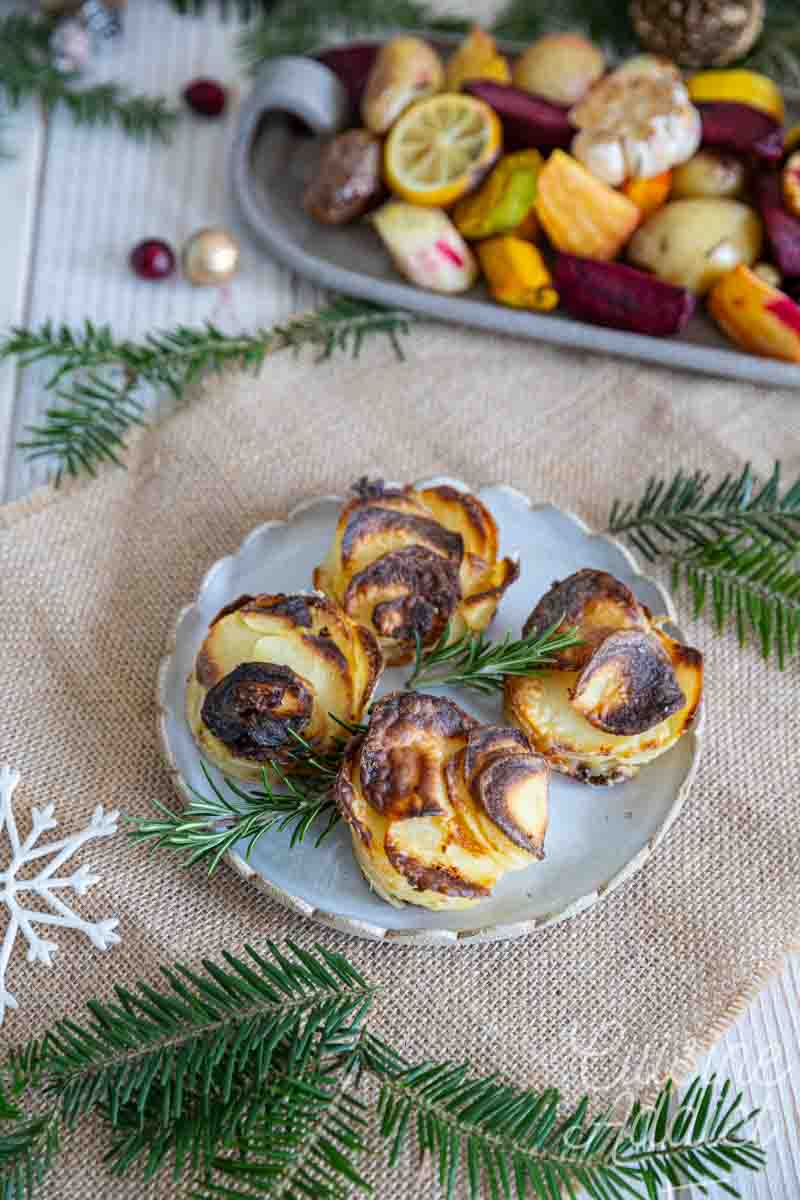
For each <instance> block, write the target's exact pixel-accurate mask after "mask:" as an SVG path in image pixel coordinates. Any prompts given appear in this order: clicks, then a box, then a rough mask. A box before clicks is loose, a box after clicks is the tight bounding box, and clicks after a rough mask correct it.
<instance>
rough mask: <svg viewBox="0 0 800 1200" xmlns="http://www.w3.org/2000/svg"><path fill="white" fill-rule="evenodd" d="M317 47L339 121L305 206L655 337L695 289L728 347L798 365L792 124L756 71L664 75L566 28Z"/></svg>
mask: <svg viewBox="0 0 800 1200" xmlns="http://www.w3.org/2000/svg"><path fill="white" fill-rule="evenodd" d="M320 58H321V60H322V61H323V62H325V63H327V65H329V66H330V67H331V68H332V69H333V70H335V71H336V72H337V73H338V74H339V76H340V78H341V79H342V81H343V82H344V83H345V85H346V86H347V88H348V91H349V93H350V96H351V99H352V101H353V113H354V128H352V129H350V130H348V131H347V132H345V133H343V134H341V135H339V137H337V138H334V139H333V141H332V142H331V143H330V144H328V145H327V146H326V147H325V148H324V150H323V152H322V156H321V159H320V162H319V165H318V169H317V172H316V174H315V175H314V177H313V178H312V179H311V180H310V182H309V184H308V187H307V190H306V196H305V203H306V207H307V209H308V211H309V213H310V214H311V215H312V216H313V217H314V218H315V219H316V220H319V221H322V222H325V223H328V224H334V225H337V224H342V223H344V222H346V221H352V220H355V219H357V218H359V217H363V216H365V215H366V214H369V215H368V220H369V222H370V223H371V225H372V227H373V229H374V230H375V231H376V232H377V234H378V236H379V237H380V238H381V240H382V241H383V243H384V245H385V247H386V249H387V251H388V253H389V255H390V256H391V258H392V261H393V263H394V264H395V266H396V267H397V269H398V271H399V272H400V273H401V274H403V275H404V276H405V277H406V278H407V279H409V280H410V281H411V282H413V283H414V284H416V285H417V286H419V287H422V288H427V289H431V290H434V291H438V292H443V293H459V292H464V291H466V290H468V289H469V288H471V287H472V286H473V285H474V284H475V283H476V282H477V281H478V280H479V279H480V278H481V277H483V279H484V281H485V283H486V285H487V287H488V289H489V292H490V293H491V295H492V297H493V298H494V299H495V300H496V301H497V302H498V303H500V304H506V305H510V306H512V307H516V308H525V309H531V310H534V311H551V310H553V309H556V308H558V307H560V308H562V309H563V310H564V311H565V312H567V313H569V314H570V315H571V316H573V317H575V318H577V319H580V320H584V321H590V322H593V323H595V324H600V325H605V326H608V327H611V328H615V329H622V330H626V331H629V332H634V333H643V334H648V335H650V336H657V337H664V336H670V335H673V334H678V333H680V332H681V331H682V330H683V329H684V328H685V327H686V324H687V323H688V321H689V320H690V318H691V316H692V314H693V312H694V311H695V309H696V306H697V303H698V301H699V300H700V299H702V298H704V297H706V298H707V301H708V311H709V313H710V315H711V316H712V317H713V319H714V320H715V322H716V323H717V325H718V326H719V328H720V329H721V330H722V331H723V332H724V333H725V334H727V335H728V337H729V338H730V339H731V340H732V341H734V342H735V343H737V344H738V345H739V346H741V347H742V348H744V349H746V350H749V351H751V352H753V353H755V354H761V355H766V356H770V357H775V358H781V359H785V360H788V361H792V362H800V306H798V305H797V304H796V303H795V298H798V299H800V132H798V131H797V130H789V131H788V132H787V131H786V130H785V128H784V124H783V122H784V115H785V114H784V102H783V98H782V95H781V92H780V90H779V88H778V87H777V85H776V84H775V83H774V82H773V81H772V80H771V79H769V78H767V77H766V76H764V75H760V74H758V73H756V72H753V71H748V70H742V69H719V70H709V71H702V72H700V73H698V74H696V75H693V76H690V77H689V78H688V79H684V78H683V77H682V75H681V73H680V71H679V70H678V68H677V67H676V66H675V64H674V63H672V62H669V61H667V60H665V59H661V58H657V57H654V56H653V55H647V54H641V55H638V56H635V57H633V58H631V59H629V60H628V61H627V62H623V63H622V64H621V65H619V66H617V67H616V68H615V69H613V70H612V69H609V68H608V65H607V63H606V60H605V56H604V54H603V52H602V50H601V49H600V48H599V47H598V46H595V45H593V44H592V43H591V42H590V41H588V40H587V39H586V38H585V37H583V36H582V35H580V34H577V33H564V34H550V35H547V36H545V37H542V38H540V39H538V41H536V42H534V43H533V45H531V46H529V47H528V48H527V49H526V50H525V51H524V52H523V53H522V54H520V55H519V56H518V57H517V58H516V60H515V61H511V60H510V59H509V58H508V57H506V56H505V55H503V54H502V53H500V52H499V50H498V48H497V46H496V44H495V42H494V39H493V38H492V37H491V36H490V35H489V34H487V33H485V32H484V31H482V30H480V29H478V28H476V29H474V30H473V31H472V32H471V33H470V34H469V35H468V36H467V37H466V38H465V39H464V41H463V42H462V43H461V45H460V46H459V47H458V48H457V49H456V50H455V51H454V52H453V53H452V54H451V55H450V57H449V59H448V60H447V61H446V62H445V61H443V59H442V57H441V56H440V55H439V53H438V52H437V50H436V49H435V48H434V46H432V45H431V44H429V43H428V42H426V41H425V40H424V39H422V38H418V37H412V36H408V35H403V36H399V37H396V38H392V39H390V40H389V41H387V42H386V43H384V44H383V45H381V46H371V45H366V44H362V45H357V46H353V47H347V46H345V47H338V48H336V49H334V50H331V51H327V52H323V53H322V54H321V55H320ZM387 188H388V190H389V192H390V193H391V197H390V199H389V200H385V193H386V189H387ZM381 201H383V202H382V203H381ZM376 205H379V207H376Z"/></svg>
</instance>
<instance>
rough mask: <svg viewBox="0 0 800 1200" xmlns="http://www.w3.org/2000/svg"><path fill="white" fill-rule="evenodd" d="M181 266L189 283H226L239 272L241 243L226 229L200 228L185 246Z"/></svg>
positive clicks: (199, 284) (200, 284)
mask: <svg viewBox="0 0 800 1200" xmlns="http://www.w3.org/2000/svg"><path fill="white" fill-rule="evenodd" d="M181 265H182V266H183V273H184V275H185V276H186V278H187V279H188V280H189V282H190V283H194V284H197V285H198V286H202V285H204V284H211V285H219V284H223V283H227V282H228V281H229V280H231V279H233V277H234V275H235V274H236V272H237V271H238V269H239V243H238V241H237V240H236V238H235V237H234V236H233V234H232V233H228V231H227V229H220V228H209V229H198V230H197V232H196V233H193V234H192V236H191V237H190V238H189V239H188V241H187V242H186V244H185V245H184V247H183V252H182V254H181Z"/></svg>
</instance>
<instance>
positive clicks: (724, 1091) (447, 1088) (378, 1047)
mask: <svg viewBox="0 0 800 1200" xmlns="http://www.w3.org/2000/svg"><path fill="white" fill-rule="evenodd" d="M361 1053H362V1058H363V1059H364V1060H365V1061H366V1062H367V1065H368V1069H370V1070H371V1071H372V1072H373V1073H374V1074H375V1075H376V1076H378V1078H379V1079H381V1081H382V1086H381V1092H380V1100H379V1105H378V1112H379V1116H380V1118H381V1125H380V1131H381V1134H382V1135H383V1137H384V1138H387V1139H391V1151H390V1162H392V1163H395V1162H397V1159H398V1157H399V1154H400V1151H401V1150H402V1148H403V1145H404V1144H405V1142H406V1141H407V1140H408V1137H409V1130H410V1129H413V1130H414V1131H415V1134H416V1141H417V1146H418V1148H419V1150H420V1152H421V1153H423V1154H428V1155H430V1156H431V1158H432V1159H433V1161H434V1163H435V1164H436V1165H437V1167H438V1175H439V1187H440V1188H441V1189H442V1191H443V1193H444V1195H445V1196H446V1197H447V1200H451V1197H452V1196H453V1194H454V1191H455V1185H456V1181H457V1178H458V1173H459V1168H460V1167H463V1168H466V1170H465V1174H466V1179H467V1184H468V1193H469V1196H470V1200H478V1197H480V1196H481V1195H487V1194H488V1195H490V1196H492V1197H493V1200H495V1198H499V1197H503V1200H511V1197H512V1195H514V1194H516V1195H517V1196H518V1197H525V1196H533V1197H535V1198H536V1200H554V1198H555V1197H559V1196H562V1195H566V1196H570V1197H572V1198H573V1200H575V1198H576V1197H577V1195H578V1193H579V1192H581V1193H585V1194H586V1195H587V1196H588V1197H589V1200H609V1198H610V1197H611V1198H614V1200H617V1198H619V1200H621V1198H622V1197H642V1198H643V1200H644V1197H653V1198H656V1197H657V1195H658V1191H659V1188H660V1187H661V1186H663V1185H666V1186H668V1187H669V1186H673V1187H676V1188H679V1187H681V1186H686V1185H687V1184H689V1183H697V1184H699V1185H700V1186H701V1190H702V1191H703V1194H707V1193H706V1186H705V1185H707V1184H708V1183H709V1182H713V1183H716V1184H717V1185H718V1186H720V1187H721V1189H722V1190H723V1191H727V1192H728V1194H729V1195H736V1194H737V1193H736V1191H735V1189H732V1188H730V1186H729V1185H728V1184H727V1183H726V1180H725V1176H726V1175H729V1174H730V1172H731V1171H732V1170H733V1168H734V1167H736V1166H745V1167H748V1168H749V1169H752V1170H757V1169H758V1168H759V1167H760V1166H763V1163H764V1154H763V1151H761V1150H760V1149H759V1148H757V1147H755V1146H754V1145H753V1144H752V1143H751V1142H749V1141H747V1140H745V1139H743V1138H742V1129H743V1126H744V1124H745V1123H746V1122H747V1121H748V1120H752V1118H753V1117H754V1116H755V1114H754V1113H751V1114H749V1115H748V1116H745V1117H742V1114H741V1112H740V1107H739V1101H740V1097H736V1098H734V1099H732V1098H731V1095H730V1093H731V1090H732V1089H731V1085H730V1084H729V1083H725V1084H724V1085H723V1086H722V1088H721V1089H717V1088H716V1086H715V1080H714V1079H713V1078H712V1080H710V1081H709V1082H708V1083H707V1084H706V1085H705V1086H704V1085H703V1084H702V1083H701V1081H700V1080H699V1079H696V1080H695V1081H694V1082H693V1083H692V1085H691V1086H690V1087H689V1089H688V1091H687V1092H686V1094H685V1096H684V1098H683V1100H682V1101H681V1102H680V1104H679V1105H678V1106H677V1107H676V1108H675V1107H674V1106H673V1099H674V1097H673V1089H672V1085H671V1083H668V1084H667V1085H666V1086H665V1087H664V1088H663V1089H662V1090H661V1092H660V1094H659V1096H658V1098H657V1100H656V1102H655V1104H654V1105H653V1107H652V1108H650V1109H643V1108H642V1107H641V1106H640V1105H639V1104H636V1105H634V1107H633V1108H632V1110H631V1112H630V1113H629V1115H628V1117H627V1118H626V1119H625V1120H624V1121H622V1122H619V1121H613V1120H612V1119H611V1117H610V1115H609V1114H607V1113H605V1114H600V1115H598V1116H595V1117H593V1118H590V1117H589V1101H588V1098H587V1097H584V1098H583V1099H582V1100H581V1101H580V1103H579V1104H578V1105H577V1106H576V1107H575V1108H574V1109H572V1110H571V1111H570V1112H567V1113H564V1112H562V1111H561V1096H560V1093H559V1092H558V1090H557V1089H555V1088H549V1089H547V1090H545V1091H541V1092H538V1091H533V1090H527V1089H521V1088H517V1087H514V1086H512V1085H510V1084H507V1083H504V1082H503V1081H501V1080H500V1079H498V1077H497V1076H491V1075H490V1076H488V1077H483V1078H475V1076H474V1075H473V1074H472V1073H471V1072H470V1070H469V1067H468V1066H467V1065H466V1064H463V1063H434V1062H423V1063H421V1064H419V1065H411V1064H409V1063H408V1062H407V1061H406V1060H405V1059H404V1058H403V1057H402V1056H400V1055H398V1054H397V1053H396V1052H395V1051H394V1050H392V1049H391V1048H390V1047H387V1046H386V1045H385V1044H384V1043H382V1042H381V1041H380V1040H379V1039H377V1038H375V1037H373V1036H372V1035H371V1034H367V1035H366V1037H365V1039H364V1043H363V1047H362V1051H361Z"/></svg>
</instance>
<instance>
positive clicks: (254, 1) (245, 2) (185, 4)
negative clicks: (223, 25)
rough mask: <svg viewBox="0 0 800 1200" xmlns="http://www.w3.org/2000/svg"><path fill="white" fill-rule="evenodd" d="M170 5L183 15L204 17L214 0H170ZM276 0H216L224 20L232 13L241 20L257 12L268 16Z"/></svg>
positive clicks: (249, 17) (248, 19)
mask: <svg viewBox="0 0 800 1200" xmlns="http://www.w3.org/2000/svg"><path fill="white" fill-rule="evenodd" d="M169 4H170V7H171V8H172V9H173V10H174V11H175V12H176V13H178V14H179V15H180V16H182V17H202V16H203V15H204V14H205V13H206V12H207V10H208V9H209V8H210V7H211V6H212V0H169ZM274 7H275V0H216V8H217V10H218V11H219V13H220V16H221V17H222V19H223V21H225V20H227V18H228V17H229V16H231V15H233V16H235V17H237V18H238V19H239V20H240V21H250V20H252V18H253V17H254V16H255V15H256V14H257V13H263V14H264V16H267V15H268V14H269V13H270V11H271V10H272V9H273V8H274Z"/></svg>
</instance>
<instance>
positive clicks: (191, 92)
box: [183, 79, 228, 117]
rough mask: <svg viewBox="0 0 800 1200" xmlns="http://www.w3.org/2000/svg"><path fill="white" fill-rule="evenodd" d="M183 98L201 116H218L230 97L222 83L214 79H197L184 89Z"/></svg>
mask: <svg viewBox="0 0 800 1200" xmlns="http://www.w3.org/2000/svg"><path fill="white" fill-rule="evenodd" d="M183 98H184V100H185V101H186V103H187V104H188V105H189V108H191V109H193V110H194V112H196V113H199V115H200V116H201V117H218V116H219V115H220V113H221V112H222V110H223V109H224V108H225V101H226V100H227V98H228V97H227V93H226V91H225V88H224V87H223V86H222V84H221V83H217V82H216V81H215V80H213V79H195V80H194V82H193V83H190V84H189V86H188V87H187V88H185V89H184V93H183Z"/></svg>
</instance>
